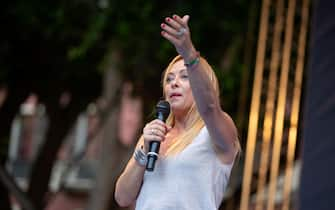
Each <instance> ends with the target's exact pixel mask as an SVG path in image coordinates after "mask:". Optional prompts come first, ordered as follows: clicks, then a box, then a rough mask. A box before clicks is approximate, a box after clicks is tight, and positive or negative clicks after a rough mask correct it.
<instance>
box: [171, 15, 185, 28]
mask: <svg viewBox="0 0 335 210" xmlns="http://www.w3.org/2000/svg"><path fill="white" fill-rule="evenodd" d="M185 16H186V15H185ZM185 16H184V17H185ZM172 17H173V20H174V21H175V22H176V23H178V24H179V25H181V26H182V27H185V28H187V22H186V21H184V19H182V18H181V17H180V16H179V15H173V16H172ZM186 19H187V18H185V20H186ZM171 22H172V21H171Z"/></svg>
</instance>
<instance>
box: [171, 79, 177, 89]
mask: <svg viewBox="0 0 335 210" xmlns="http://www.w3.org/2000/svg"><path fill="white" fill-rule="evenodd" d="M171 86H172V87H174V88H175V87H179V78H178V77H176V78H175V79H174V80H172V81H171Z"/></svg>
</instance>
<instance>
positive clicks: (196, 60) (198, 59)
mask: <svg viewBox="0 0 335 210" xmlns="http://www.w3.org/2000/svg"><path fill="white" fill-rule="evenodd" d="M199 62H200V53H199V52H198V51H197V52H196V56H195V58H194V59H193V60H191V61H190V62H189V63H186V62H185V64H184V65H185V66H186V67H187V68H191V67H193V66H195V65H197V64H198V63H199Z"/></svg>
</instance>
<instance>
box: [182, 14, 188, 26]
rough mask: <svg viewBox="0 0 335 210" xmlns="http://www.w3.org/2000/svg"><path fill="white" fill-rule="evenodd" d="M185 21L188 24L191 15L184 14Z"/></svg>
mask: <svg viewBox="0 0 335 210" xmlns="http://www.w3.org/2000/svg"><path fill="white" fill-rule="evenodd" d="M182 19H183V21H184V23H186V25H188V21H189V20H190V16H189V15H184V17H183V18H182Z"/></svg>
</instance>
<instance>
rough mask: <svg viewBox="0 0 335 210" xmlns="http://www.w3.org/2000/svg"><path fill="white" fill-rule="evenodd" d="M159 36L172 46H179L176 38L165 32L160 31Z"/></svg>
mask: <svg viewBox="0 0 335 210" xmlns="http://www.w3.org/2000/svg"><path fill="white" fill-rule="evenodd" d="M161 35H162V36H163V37H164V38H165V39H167V40H169V41H170V42H171V43H172V44H173V45H179V41H178V39H177V38H176V37H174V36H172V35H171V34H169V33H167V32H166V31H162V32H161Z"/></svg>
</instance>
